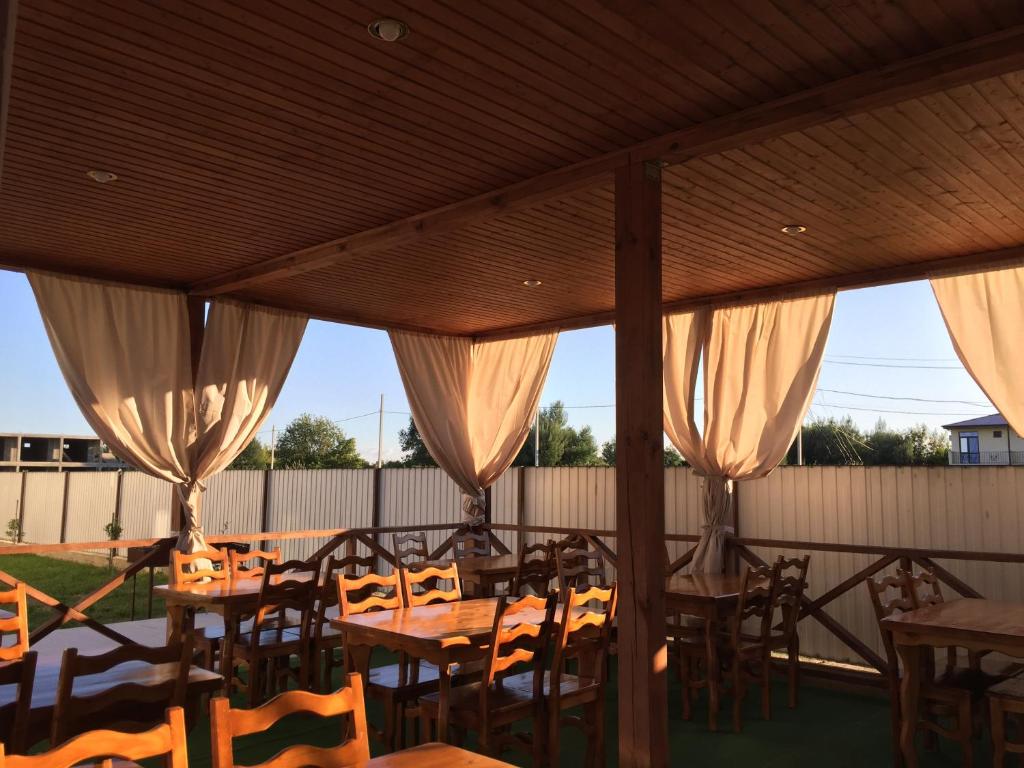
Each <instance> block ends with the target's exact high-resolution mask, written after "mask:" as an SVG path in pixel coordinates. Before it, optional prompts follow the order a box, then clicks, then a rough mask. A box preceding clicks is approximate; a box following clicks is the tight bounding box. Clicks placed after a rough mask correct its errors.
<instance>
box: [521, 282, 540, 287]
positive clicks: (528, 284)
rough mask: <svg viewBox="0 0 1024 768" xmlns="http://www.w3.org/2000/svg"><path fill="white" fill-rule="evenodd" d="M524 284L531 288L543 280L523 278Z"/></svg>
mask: <svg viewBox="0 0 1024 768" xmlns="http://www.w3.org/2000/svg"><path fill="white" fill-rule="evenodd" d="M523 285H525V286H527V287H529V288H536V287H537V286H538V285H541V282H540V280H523Z"/></svg>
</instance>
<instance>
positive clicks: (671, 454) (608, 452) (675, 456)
mask: <svg viewBox="0 0 1024 768" xmlns="http://www.w3.org/2000/svg"><path fill="white" fill-rule="evenodd" d="M601 458H602V460H603V461H604V463H605V464H607V465H608V466H609V467H614V466H615V441H614V440H609V441H608V442H607V443H605V444H604V445H602V446H601ZM662 459H663V462H662V463H663V464H664V466H666V467H688V466H689V464H687V463H686V459H684V458H683V457H682V456H681V455H680V453H679V451H677V450H676V449H675V448H674V447H672V446H671V445H666V446H665V450H664V451H663V452H662Z"/></svg>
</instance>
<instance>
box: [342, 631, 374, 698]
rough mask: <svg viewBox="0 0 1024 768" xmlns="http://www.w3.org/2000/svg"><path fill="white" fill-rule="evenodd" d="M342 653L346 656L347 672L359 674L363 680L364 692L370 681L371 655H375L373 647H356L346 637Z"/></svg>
mask: <svg viewBox="0 0 1024 768" xmlns="http://www.w3.org/2000/svg"><path fill="white" fill-rule="evenodd" d="M342 653H343V654H344V656H345V662H344V663H345V671H346V672H358V673H359V674H360V676H361V677H362V678H363V690H366V686H367V685H369V680H370V655H371V654H372V653H373V646H372V645H356V644H354V643H351V642H349V639H348V638H347V637H346V638H345V645H344V646H343V650H342Z"/></svg>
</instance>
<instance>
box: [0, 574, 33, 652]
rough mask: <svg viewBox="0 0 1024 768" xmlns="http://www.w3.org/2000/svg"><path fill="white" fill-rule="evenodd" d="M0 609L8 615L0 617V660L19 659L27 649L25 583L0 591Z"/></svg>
mask: <svg viewBox="0 0 1024 768" xmlns="http://www.w3.org/2000/svg"><path fill="white" fill-rule="evenodd" d="M0 610H3V611H6V612H7V613H10V614H11V615H10V616H7V617H5V618H0V661H11V660H12V659H20V658H21V657H22V656H23V655H24V654H25V651H27V650H28V645H29V635H28V600H27V598H26V596H25V584H24V583H23V582H20V581H19V582H18V583H17V584H15V585H14V589H8V590H5V591H3V592H0Z"/></svg>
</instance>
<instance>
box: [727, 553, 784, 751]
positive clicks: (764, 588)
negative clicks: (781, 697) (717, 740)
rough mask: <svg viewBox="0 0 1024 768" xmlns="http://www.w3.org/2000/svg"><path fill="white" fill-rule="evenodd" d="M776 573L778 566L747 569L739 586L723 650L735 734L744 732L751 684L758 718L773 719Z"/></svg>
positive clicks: (748, 567) (749, 567)
mask: <svg viewBox="0 0 1024 768" xmlns="http://www.w3.org/2000/svg"><path fill="white" fill-rule="evenodd" d="M778 573H779V566H778V564H776V565H775V567H773V568H770V567H768V566H764V565H762V566H757V567H751V566H747V569H746V570H745V571H744V572H743V579H742V581H741V582H740V594H739V600H738V602H737V604H736V613H735V615H734V616H733V617H732V621H731V623H730V626H729V642H728V645H727V647H726V658H727V659H728V666H729V682H730V687H731V689H732V695H733V701H732V725H733V730H734V731H735V732H736V733H739V732H740V731H742V730H743V719H742V715H743V699H744V697H745V696H746V691H747V683H748V682H750V681H754V682H756V683H758V684H760V686H761V716H762V717H764V719H765V720H770V719H771V716H772V709H771V707H772V698H771V631H772V617H773V616H774V614H775V592H776V585H777V582H778ZM747 622H754V623H756V626H757V632H755V633H754V634H746V633H744V631H743V626H744V624H745V623H747Z"/></svg>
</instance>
